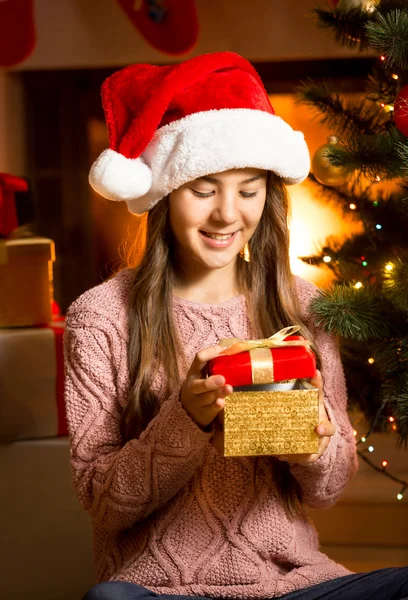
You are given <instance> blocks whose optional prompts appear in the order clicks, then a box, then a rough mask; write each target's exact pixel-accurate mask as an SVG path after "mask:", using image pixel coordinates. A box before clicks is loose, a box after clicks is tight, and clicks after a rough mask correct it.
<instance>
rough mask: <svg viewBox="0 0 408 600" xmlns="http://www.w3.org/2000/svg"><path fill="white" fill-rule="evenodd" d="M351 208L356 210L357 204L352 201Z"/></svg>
mask: <svg viewBox="0 0 408 600" xmlns="http://www.w3.org/2000/svg"><path fill="white" fill-rule="evenodd" d="M349 208H350V209H351V210H356V208H357V206H356V205H355V204H353V203H351V204H350V207H349Z"/></svg>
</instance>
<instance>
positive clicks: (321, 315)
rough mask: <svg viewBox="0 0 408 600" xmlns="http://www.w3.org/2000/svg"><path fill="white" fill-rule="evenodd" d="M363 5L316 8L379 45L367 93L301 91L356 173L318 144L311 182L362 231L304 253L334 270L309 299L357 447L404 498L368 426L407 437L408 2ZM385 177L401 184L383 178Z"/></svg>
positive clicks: (334, 27)
mask: <svg viewBox="0 0 408 600" xmlns="http://www.w3.org/2000/svg"><path fill="white" fill-rule="evenodd" d="M353 4H355V3H353ZM360 4H361V5H363V3H362V2H361V3H360ZM364 4H365V3H364ZM365 6H366V8H367V10H354V9H355V8H356V6H354V7H352V6H351V5H350V3H349V4H347V7H348V8H347V7H346V4H345V3H344V2H343V0H340V2H339V3H337V6H336V7H334V8H333V9H331V10H330V9H321V8H316V9H315V11H314V12H315V15H316V16H317V18H318V20H319V23H320V24H321V25H322V26H323V27H325V28H326V29H328V30H330V31H332V32H333V33H334V36H335V38H336V40H337V41H339V42H340V43H341V44H342V45H343V46H346V47H353V46H354V47H355V46H359V47H360V49H364V48H367V47H368V48H370V49H371V50H372V49H375V50H377V51H378V59H377V60H376V61H375V65H374V67H373V69H372V72H371V73H370V76H369V80H368V81H367V84H366V94H365V97H364V98H363V99H352V100H349V99H347V98H344V97H342V96H341V95H340V94H339V93H338V92H337V91H335V90H333V89H331V88H330V87H329V85H327V84H325V83H323V84H322V83H315V82H313V81H310V80H309V81H307V82H304V83H303V84H302V85H301V86H300V87H299V88H298V91H297V93H298V97H299V100H300V101H302V102H304V103H306V104H308V105H309V106H311V107H312V108H313V109H314V110H316V111H317V112H318V114H319V116H320V120H321V122H322V123H324V124H325V125H326V126H329V128H330V130H331V131H332V132H333V135H337V136H340V137H341V143H340V144H339V146H340V148H339V147H336V146H337V145H334V146H332V149H331V151H329V150H328V149H327V148H326V158H327V159H328V160H329V162H330V163H331V164H332V166H333V167H334V166H337V167H340V166H342V167H346V166H347V168H348V171H349V173H350V175H349V177H347V178H346V181H345V182H344V184H343V185H342V187H341V188H340V187H337V188H335V187H334V186H333V185H332V184H331V183H330V181H329V180H328V179H327V178H324V176H323V177H320V178H319V175H318V168H319V167H320V166H321V163H322V159H323V156H321V155H320V154H319V153H317V156H316V158H315V159H314V162H315V163H316V162H317V167H318V168H317V170H316V173H315V172H314V171H315V169H314V170H313V173H314V175H315V178H313V185H314V186H317V187H318V196H319V198H321V197H322V196H323V197H327V198H328V199H329V200H330V201H332V202H336V203H337V204H338V205H339V206H340V207H341V209H342V210H343V211H344V212H345V213H346V214H348V215H349V216H350V218H353V219H356V220H358V221H359V222H360V225H361V232H360V233H357V234H355V235H353V236H350V237H349V238H347V239H341V240H340V239H333V238H331V239H328V240H326V242H325V243H324V244H323V245H322V249H321V251H320V252H319V253H318V254H316V255H315V256H308V257H302V260H304V261H305V262H307V263H308V264H312V265H316V266H321V267H324V268H328V269H330V270H331V271H332V273H333V275H334V277H335V280H334V283H333V285H332V286H331V287H330V288H329V289H326V290H322V292H321V294H320V295H319V296H318V297H317V298H316V299H315V300H314V301H313V302H312V307H311V308H312V311H313V313H314V315H315V317H316V319H317V322H318V324H319V325H320V326H322V327H324V328H325V329H326V330H327V331H329V332H333V333H336V334H337V335H338V336H339V339H340V344H341V352H342V359H343V364H344V368H345V374H346V379H347V385H348V391H349V399H350V404H351V407H352V409H353V410H354V411H355V412H357V413H358V414H362V415H363V416H364V419H365V421H366V422H367V423H368V425H367V428H366V430H365V431H364V432H363V434H362V435H361V434H360V437H359V439H358V442H357V447H358V454H359V456H360V458H361V460H363V461H365V462H366V463H367V464H369V465H370V466H371V467H372V468H373V469H375V470H376V471H377V472H379V473H382V474H383V475H384V476H385V477H387V478H389V479H390V480H392V481H394V482H395V484H396V485H397V486H398V488H397V490H396V494H395V496H396V498H397V499H398V500H402V499H403V498H404V492H405V490H406V489H408V482H407V481H405V480H404V478H402V477H398V476H396V475H395V474H393V473H392V472H390V470H389V465H388V460H387V457H380V459H377V460H376V458H375V446H374V444H372V443H371V436H372V434H374V433H382V434H384V435H385V434H388V435H391V436H393V437H394V438H395V441H396V443H397V446H398V447H399V446H401V445H402V446H404V447H405V448H406V447H407V445H408V327H407V323H408V287H407V281H408V237H407V235H406V232H407V231H408V210H407V207H408V185H407V174H408V137H407V136H408V118H407V117H408V110H407V107H408V44H407V41H408V37H407V31H408V4H407V3H406V2H405V1H402V0H401V1H399V0H393V2H376V3H375V4H374V5H373V6H372V7H371V8H370V7H369V6H368V5H366V4H365ZM326 146H327V145H326ZM319 150H320V149H319ZM339 150H340V151H339ZM316 175H317V176H316ZM384 180H385V181H393V182H395V183H396V184H397V185H393V186H392V187H391V186H389V187H388V188H381V187H379V186H378V184H379V183H380V182H381V181H384ZM389 190H392V191H389ZM355 435H356V437H357V431H356V432H355ZM405 497H406V494H405Z"/></svg>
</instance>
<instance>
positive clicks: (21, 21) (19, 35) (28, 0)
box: [0, 0, 35, 67]
mask: <svg viewBox="0 0 408 600" xmlns="http://www.w3.org/2000/svg"><path fill="white" fill-rule="evenodd" d="M34 44H35V30H34V14H33V0H0V66H2V67H11V66H12V65H16V64H17V63H19V62H21V61H23V60H24V59H26V58H27V57H28V56H29V55H30V53H31V52H32V50H33V48H34Z"/></svg>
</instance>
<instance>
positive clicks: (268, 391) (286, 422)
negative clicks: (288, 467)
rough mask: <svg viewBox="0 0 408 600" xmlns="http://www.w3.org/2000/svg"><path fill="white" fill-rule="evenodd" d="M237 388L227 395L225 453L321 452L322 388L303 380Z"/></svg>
mask: <svg viewBox="0 0 408 600" xmlns="http://www.w3.org/2000/svg"><path fill="white" fill-rule="evenodd" d="M287 387H289V388H293V389H287V390H282V383H281V384H269V385H268V384H265V385H252V386H245V388H234V392H233V393H232V394H230V395H229V396H227V397H226V398H225V409H224V455H225V456H259V455H275V454H313V453H316V452H317V451H318V444H319V437H318V435H317V434H316V433H315V431H314V430H315V427H316V425H317V424H318V422H319V391H318V389H317V388H315V387H313V386H312V385H311V384H310V383H308V381H307V380H305V379H301V380H298V381H296V382H295V383H294V384H291V385H290V384H289V385H288V386H287Z"/></svg>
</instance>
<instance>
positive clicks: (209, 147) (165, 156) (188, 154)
mask: <svg viewBox="0 0 408 600" xmlns="http://www.w3.org/2000/svg"><path fill="white" fill-rule="evenodd" d="M142 157H143V159H144V160H145V162H146V163H147V164H148V165H149V166H150V168H151V170H152V174H153V182H152V187H151V189H150V191H149V192H147V194H146V195H145V196H143V197H139V198H136V194H134V199H129V200H128V201H127V205H128V208H129V211H130V212H132V213H135V214H141V213H143V212H145V211H146V210H150V209H151V208H153V206H154V205H155V204H157V202H158V201H159V200H161V199H162V198H163V197H164V196H166V195H167V194H169V193H170V192H171V191H173V190H175V189H177V188H179V187H180V186H181V185H183V184H185V183H188V182H189V181H194V179H197V178H198V177H203V176H204V175H210V174H212V173H220V172H222V171H227V170H229V169H242V168H245V167H254V168H259V169H265V170H268V171H273V172H275V173H276V174H277V175H279V176H280V177H282V178H283V179H284V181H285V182H286V183H287V184H294V183H299V182H301V181H303V180H304V179H305V178H306V177H307V175H308V173H309V168H310V157H309V151H308V148H307V145H306V142H305V139H304V136H303V133H301V132H300V131H294V130H293V129H292V128H291V127H290V125H288V124H287V123H286V122H285V121H283V120H282V119H281V118H280V117H277V116H276V115H273V114H271V113H268V112H265V111H262V110H254V109H222V110H211V111H205V112H199V113H194V114H192V115H189V116H187V117H184V118H183V119H180V120H178V121H174V122H172V123H169V124H168V125H165V126H164V127H160V128H159V129H158V130H157V131H156V133H155V135H154V136H153V139H152V141H151V142H150V143H149V145H148V146H147V148H146V150H145V151H144V152H143V154H142Z"/></svg>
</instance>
